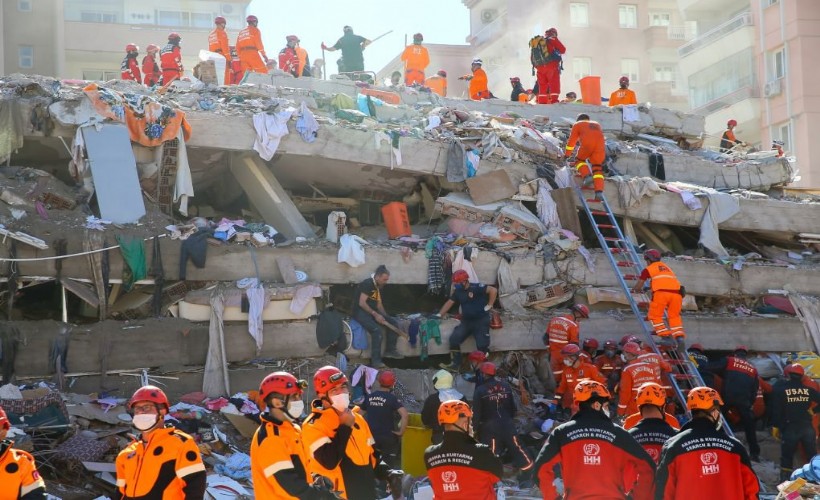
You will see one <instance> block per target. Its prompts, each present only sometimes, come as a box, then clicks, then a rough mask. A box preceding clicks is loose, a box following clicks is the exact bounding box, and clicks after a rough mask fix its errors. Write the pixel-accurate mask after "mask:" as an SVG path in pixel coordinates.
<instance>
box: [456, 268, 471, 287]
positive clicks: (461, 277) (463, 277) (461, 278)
mask: <svg viewBox="0 0 820 500" xmlns="http://www.w3.org/2000/svg"><path fill="white" fill-rule="evenodd" d="M465 281H470V275H469V274H467V271H465V270H464V269H459V270H458V271H456V272H454V273H453V283H456V284H458V283H464V282H465Z"/></svg>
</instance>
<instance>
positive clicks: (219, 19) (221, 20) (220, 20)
mask: <svg viewBox="0 0 820 500" xmlns="http://www.w3.org/2000/svg"><path fill="white" fill-rule="evenodd" d="M214 24H228V21H227V20H226V19H225V18H224V17H222V16H216V17H215V18H214Z"/></svg>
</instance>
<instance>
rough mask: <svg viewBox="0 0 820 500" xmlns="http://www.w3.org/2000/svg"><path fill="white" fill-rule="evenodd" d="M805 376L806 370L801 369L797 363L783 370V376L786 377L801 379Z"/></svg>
mask: <svg viewBox="0 0 820 500" xmlns="http://www.w3.org/2000/svg"><path fill="white" fill-rule="evenodd" d="M805 374H806V369H805V368H803V366H802V365H799V364H797V363H792V364H790V365H788V366H786V368H784V369H783V375H786V376H789V375H799V376H800V377H802V376H803V375H805Z"/></svg>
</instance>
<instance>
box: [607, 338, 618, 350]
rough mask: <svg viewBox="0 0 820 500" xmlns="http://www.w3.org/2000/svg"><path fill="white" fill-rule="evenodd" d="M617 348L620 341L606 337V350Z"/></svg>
mask: <svg viewBox="0 0 820 500" xmlns="http://www.w3.org/2000/svg"><path fill="white" fill-rule="evenodd" d="M617 348H618V343H617V342H615V340H613V339H606V342H604V350H607V349H617Z"/></svg>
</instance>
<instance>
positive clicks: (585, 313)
mask: <svg viewBox="0 0 820 500" xmlns="http://www.w3.org/2000/svg"><path fill="white" fill-rule="evenodd" d="M570 309H571V310H573V311H575V312H577V313H578V314H579V315H580V316H581V317H582V318H589V307H587V306H585V305H584V304H575V305H574V306H572V307H570Z"/></svg>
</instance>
